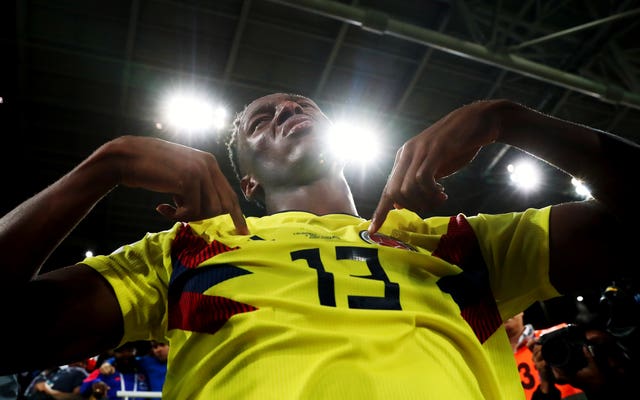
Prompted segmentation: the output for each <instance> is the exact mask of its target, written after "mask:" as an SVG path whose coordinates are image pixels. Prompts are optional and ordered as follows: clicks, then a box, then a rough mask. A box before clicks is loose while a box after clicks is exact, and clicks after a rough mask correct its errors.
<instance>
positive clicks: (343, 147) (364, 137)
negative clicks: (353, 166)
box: [328, 120, 380, 165]
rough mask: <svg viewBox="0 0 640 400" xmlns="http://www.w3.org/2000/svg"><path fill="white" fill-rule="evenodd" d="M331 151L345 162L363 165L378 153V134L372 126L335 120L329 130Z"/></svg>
mask: <svg viewBox="0 0 640 400" xmlns="http://www.w3.org/2000/svg"><path fill="white" fill-rule="evenodd" d="M328 139H329V141H330V142H329V146H330V148H331V152H332V153H333V154H334V155H335V156H337V157H338V158H340V159H342V160H344V161H345V162H347V163H357V164H360V165H364V164H366V163H367V162H369V161H371V160H376V159H377V157H378V155H379V153H380V135H379V133H378V132H377V131H376V130H375V129H374V128H372V127H370V126H367V125H365V124H360V123H354V122H350V121H344V120H342V121H337V122H336V123H334V124H333V125H332V126H331V129H330V130H329V135H328Z"/></svg>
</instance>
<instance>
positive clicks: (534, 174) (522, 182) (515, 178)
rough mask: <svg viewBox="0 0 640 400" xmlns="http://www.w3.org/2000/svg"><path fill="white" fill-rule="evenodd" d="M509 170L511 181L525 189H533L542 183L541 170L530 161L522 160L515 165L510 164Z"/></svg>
mask: <svg viewBox="0 0 640 400" xmlns="http://www.w3.org/2000/svg"><path fill="white" fill-rule="evenodd" d="M507 170H508V171H509V173H510V178H511V182H512V183H513V184H514V185H516V186H517V187H519V188H521V189H523V190H526V191H529V190H533V189H535V188H536V187H537V186H538V184H539V183H540V171H539V170H538V168H536V166H535V165H533V163H531V162H529V161H520V162H518V163H517V164H515V165H514V164H509V165H508V166H507Z"/></svg>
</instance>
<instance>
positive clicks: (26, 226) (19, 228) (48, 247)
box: [0, 144, 119, 287]
mask: <svg viewBox="0 0 640 400" xmlns="http://www.w3.org/2000/svg"><path fill="white" fill-rule="evenodd" d="M112 148H113V146H112V145H111V144H107V145H105V146H102V147H101V148H100V149H98V150H97V151H96V152H94V153H93V154H92V155H91V156H90V157H88V158H87V159H86V160H85V161H83V162H82V163H81V164H80V165H78V166H77V167H76V168H74V169H73V170H72V171H71V172H69V173H67V174H66V175H65V176H63V177H62V178H60V179H59V180H58V181H56V182H55V183H53V184H52V185H50V186H49V187H47V188H46V189H44V190H42V191H41V192H39V193H38V194H36V195H34V196H33V197H31V198H30V199H28V200H26V201H25V202H23V203H22V204H20V205H18V206H17V207H16V208H15V209H13V210H12V211H10V212H9V213H7V214H6V215H5V216H3V217H2V218H1V219H0V254H2V255H3V261H2V265H0V268H1V272H0V276H2V279H0V281H2V285H7V286H9V287H11V285H13V284H15V283H21V282H25V281H27V280H29V279H31V278H32V277H33V276H34V275H35V274H36V273H37V272H38V270H39V269H40V267H41V265H42V264H43V263H44V262H45V261H46V259H47V257H48V256H49V255H50V254H51V253H52V252H53V250H55V248H56V247H57V246H58V245H59V244H60V242H61V241H62V240H63V239H64V238H65V237H66V236H67V235H68V234H69V233H70V232H71V230H72V229H73V228H74V227H75V226H76V225H77V224H78V223H79V222H80V221H81V220H82V219H83V218H84V217H85V216H86V215H87V213H88V212H89V211H90V210H91V209H92V208H93V206H94V205H95V204H96V203H97V202H98V201H99V200H100V199H101V198H102V197H103V196H104V195H105V194H107V193H108V192H109V191H110V190H111V189H113V188H114V187H115V186H116V184H117V183H118V179H119V174H118V168H119V165H118V158H117V157H115V156H114V155H113V154H114V151H113V149H112Z"/></svg>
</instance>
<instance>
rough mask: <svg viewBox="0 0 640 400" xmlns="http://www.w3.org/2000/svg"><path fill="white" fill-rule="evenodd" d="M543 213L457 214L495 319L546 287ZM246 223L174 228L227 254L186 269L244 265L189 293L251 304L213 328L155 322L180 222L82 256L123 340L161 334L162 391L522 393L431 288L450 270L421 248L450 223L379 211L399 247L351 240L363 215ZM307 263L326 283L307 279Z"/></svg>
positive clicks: (502, 351)
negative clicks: (483, 275)
mask: <svg viewBox="0 0 640 400" xmlns="http://www.w3.org/2000/svg"><path fill="white" fill-rule="evenodd" d="M548 217H549V209H548V208H546V209H542V210H527V211H526V212H524V213H513V214H505V215H498V216H491V215H478V216H474V217H470V218H467V221H468V223H469V224H470V226H471V227H472V228H473V231H474V232H475V233H476V235H477V239H478V240H477V242H478V244H479V245H480V251H481V253H482V256H483V258H484V260H485V263H486V268H488V271H489V274H488V275H489V278H490V283H491V288H492V289H493V294H494V296H495V299H496V301H497V306H498V311H499V314H500V315H501V316H502V319H503V320H504V319H507V318H508V317H510V316H512V315H514V314H515V313H517V312H518V311H521V310H523V309H524V308H526V307H527V306H528V305H530V304H532V303H533V302H534V301H536V300H539V299H542V298H548V297H551V296H554V295H557V292H556V291H555V289H553V287H552V286H551V285H550V283H549V281H548V277H547V276H548ZM247 223H248V226H249V230H250V232H251V234H250V235H248V236H237V235H235V234H234V233H233V225H232V222H231V219H230V217H229V216H228V215H224V216H219V217H216V218H212V219H208V220H205V221H201V222H197V223H191V224H189V227H188V228H187V229H190V230H191V231H192V232H193V235H194V236H197V237H200V238H202V239H203V240H204V241H205V242H206V243H211V242H212V241H214V240H215V241H217V242H220V243H222V244H224V245H226V246H227V247H228V248H230V249H231V250H228V251H224V252H220V253H219V254H216V255H214V256H213V257H211V258H208V259H206V260H204V261H202V262H201V263H200V264H199V265H198V267H197V268H202V267H207V266H209V267H208V268H213V269H218V268H220V269H222V268H227V267H228V266H233V268H239V269H241V270H242V271H244V274H242V275H238V276H235V277H232V278H230V279H225V280H221V281H219V282H216V283H215V284H214V285H212V286H211V287H208V288H206V290H204V291H203V293H202V294H204V295H206V296H219V297H221V298H227V299H232V300H233V301H235V302H239V303H243V304H246V305H249V306H252V307H255V308H256V310H255V311H249V312H243V313H238V314H235V315H233V316H232V317H231V318H230V319H229V320H228V321H226V323H224V325H222V327H221V328H220V329H219V330H217V331H215V332H214V333H203V332H191V331H188V330H182V329H171V330H168V316H167V313H168V311H167V310H168V307H169V306H168V302H169V300H168V297H169V296H168V287H169V282H170V278H171V275H172V273H173V272H174V266H172V259H171V251H172V244H173V243H174V238H175V237H176V234H177V232H178V230H179V229H181V226H182V225H181V224H176V225H175V226H174V228H173V229H171V230H168V231H165V232H160V233H156V234H148V235H146V236H145V238H143V239H142V240H140V241H139V242H136V243H134V244H132V245H129V246H124V247H123V248H121V249H119V250H117V251H116V252H114V253H113V254H111V255H109V256H98V257H92V258H88V259H86V260H84V263H85V264H87V265H90V266H92V267H93V268H95V269H96V270H98V271H99V272H100V273H101V274H103V276H105V277H106V279H107V280H108V281H109V282H110V283H111V285H112V286H113V288H114V290H115V292H116V293H117V296H118V300H119V302H120V306H121V308H122V312H123V318H124V323H125V337H124V338H123V339H122V342H126V341H132V340H146V339H151V338H155V339H161V340H162V339H164V337H165V336H166V337H168V339H169V340H170V343H171V350H170V355H169V370H168V373H167V380H166V383H165V386H164V394H163V398H167V399H211V398H217V399H258V398H259V399H315V398H322V399H347V398H348V399H367V400H369V399H388V398H399V399H418V398H420V399H426V398H433V399H447V398H448V399H509V400H513V399H518V398H523V390H522V387H521V386H520V380H519V376H518V373H517V369H516V366H515V361H514V357H513V354H512V351H511V347H510V345H509V343H508V340H507V337H506V334H505V332H504V329H503V328H502V326H500V328H498V329H497V330H496V331H495V332H494V333H493V334H492V335H491V336H490V337H489V338H488V339H487V340H486V341H485V342H484V343H481V342H480V341H479V340H478V339H477V337H476V335H475V333H474V332H473V330H472V329H471V328H470V326H469V324H468V323H467V321H465V320H464V319H463V318H462V316H461V311H460V307H459V306H458V304H456V302H455V301H454V300H453V299H452V296H451V295H450V294H449V293H445V292H443V291H442V290H441V289H440V287H439V286H438V284H437V282H438V280H439V279H440V278H441V277H445V276H450V275H456V274H459V273H460V272H461V268H460V267H459V266H457V265H454V264H451V263H449V262H447V261H445V260H443V259H441V258H437V257H434V256H432V255H431V253H432V252H433V251H434V250H436V249H437V248H438V246H439V244H440V240H441V237H442V235H443V234H446V233H447V230H448V225H449V218H443V217H438V218H429V219H426V220H422V219H421V218H419V216H417V215H416V214H414V213H412V212H410V211H406V210H395V211H392V212H391V213H390V214H389V217H388V218H387V220H386V221H385V224H384V225H383V227H382V229H381V230H380V233H382V234H384V235H387V236H391V237H393V238H395V239H398V240H400V241H402V242H404V243H405V244H407V245H408V246H407V248H392V247H389V246H385V245H379V244H372V243H369V242H367V241H366V240H365V239H364V238H363V236H362V235H363V232H365V231H366V228H367V227H368V225H369V221H366V220H364V219H361V218H357V217H354V216H349V215H338V214H334V215H326V216H316V215H313V214H310V213H306V212H285V213H279V214H274V215H271V216H267V217H262V218H253V217H252V218H248V219H247ZM363 249H364V250H363ZM360 251H364V252H365V254H366V257H363V256H362V255H361V254H360V253H358V252H360ZM296 252H297V253H296ZM294 254H297V255H298V256H297V258H296V256H294ZM300 255H302V256H300ZM312 255H317V256H318V257H317V258H316V261H317V260H318V259H319V262H320V265H321V266H320V267H318V265H317V264H313V262H314V261H310V259H311V258H314V257H312ZM312 264H313V265H312ZM374 264H375V265H374ZM376 265H379V267H380V268H381V270H382V271H383V272H382V274H381V273H380V270H379V269H377V267H376ZM211 266H213V267H211ZM320 269H322V270H323V271H324V272H323V273H324V274H325V275H324V276H325V277H326V276H327V274H328V275H331V277H332V281H331V283H327V281H326V280H325V281H323V282H324V283H322V284H321V283H319V281H320V280H319V276H320V273H319V272H318V271H319V270H320ZM385 281H386V282H387V284H386V285H385ZM172 285H175V283H172ZM321 287H322V291H324V293H325V295H326V294H327V293H329V294H330V295H329V298H330V297H333V299H334V301H335V305H327V304H321V303H322V302H325V303H326V302H327V300H326V297H325V299H324V300H322V299H321V296H320V294H319V292H320V291H321ZM385 287H386V289H385ZM393 287H397V289H398V291H397V292H394V290H393ZM396 293H397V295H396ZM354 296H356V297H357V296H359V297H357V298H355V300H354ZM350 299H351V300H350ZM350 301H352V302H353V301H355V302H354V303H350ZM358 301H363V302H364V304H365V307H371V308H368V309H367V308H361V306H357V304H360V303H358ZM394 301H396V302H397V303H394ZM380 304H382V306H381V308H384V307H386V306H387V305H389V304H391V306H393V304H397V305H398V306H399V307H400V308H401V310H399V309H380V307H378V305H380ZM372 305H373V306H372ZM189 318H198V316H192V317H191V316H189Z"/></svg>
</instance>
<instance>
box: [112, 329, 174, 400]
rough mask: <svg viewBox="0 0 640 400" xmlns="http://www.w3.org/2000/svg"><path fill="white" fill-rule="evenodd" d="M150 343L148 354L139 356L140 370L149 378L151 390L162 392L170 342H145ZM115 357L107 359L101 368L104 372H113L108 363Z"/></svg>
mask: <svg viewBox="0 0 640 400" xmlns="http://www.w3.org/2000/svg"><path fill="white" fill-rule="evenodd" d="M144 344H147V345H149V348H148V350H147V351H148V354H145V355H143V356H142V357H137V358H136V360H137V363H138V367H139V369H140V372H143V373H144V374H145V375H146V376H147V379H148V382H149V387H150V388H151V389H150V390H151V391H154V392H161V391H162V386H163V385H164V380H165V377H166V375H167V359H168V357H169V344H168V343H163V342H157V341H155V340H152V341H151V342H145V343H144ZM113 362H114V361H113V358H110V359H108V360H106V361H105V362H104V363H103V364H102V367H101V369H102V370H103V372H104V373H113V370H110V369H108V367H107V365H110V364H113Z"/></svg>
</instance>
